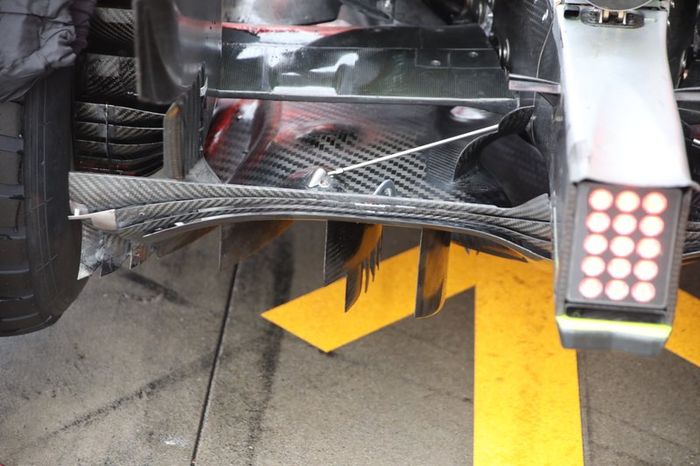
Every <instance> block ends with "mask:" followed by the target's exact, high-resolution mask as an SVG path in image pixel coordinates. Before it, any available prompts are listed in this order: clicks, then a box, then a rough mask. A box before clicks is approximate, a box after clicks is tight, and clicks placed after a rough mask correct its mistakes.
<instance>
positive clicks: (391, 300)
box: [262, 249, 418, 352]
mask: <svg viewBox="0 0 700 466" xmlns="http://www.w3.org/2000/svg"><path fill="white" fill-rule="evenodd" d="M417 264H418V250H417V249H411V250H408V251H406V252H404V253H401V254H399V255H397V256H394V257H391V258H389V259H387V260H384V261H382V263H381V265H380V270H379V273H378V274H377V277H376V280H375V281H374V283H371V284H370V287H369V291H368V292H367V293H366V294H363V295H362V296H360V299H359V300H358V302H357V303H356V304H355V305H354V306H353V308H352V309H351V310H350V312H343V307H344V300H345V279H342V280H338V281H336V282H334V283H331V284H330V285H328V286H326V287H324V288H319V289H317V290H315V291H312V292H311V293H308V294H306V295H304V296H301V297H299V298H297V299H294V300H292V301H290V302H288V303H285V304H282V305H280V306H277V307H276V308H273V309H270V310H269V311H267V312H265V313H263V314H262V316H263V317H264V318H265V319H267V320H269V321H270V322H272V323H274V324H277V325H279V326H280V327H282V328H283V329H285V330H287V331H288V332H290V333H292V334H294V335H296V336H297V337H299V338H301V339H302V340H304V341H306V342H308V343H309V344H311V345H313V346H315V347H317V348H319V349H321V350H322V351H326V352H329V351H333V350H335V349H337V348H339V347H341V346H343V345H346V344H348V343H350V342H352V341H355V340H357V339H359V338H362V337H364V336H366V335H368V334H370V333H372V332H375V331H377V330H379V329H381V328H384V327H386V326H387V325H391V324H393V323H394V322H396V321H398V320H401V319H403V318H405V317H407V316H408V315H409V314H411V313H412V312H413V306H414V303H415V299H416V298H415V295H414V293H413V292H412V291H411V289H410V288H408V289H407V288H406V287H403V286H396V284H397V283H415V282H416V280H417V277H418V271H417Z"/></svg>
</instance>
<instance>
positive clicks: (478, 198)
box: [207, 102, 507, 205]
mask: <svg viewBox="0 0 700 466" xmlns="http://www.w3.org/2000/svg"><path fill="white" fill-rule="evenodd" d="M265 105H267V106H268V107H267V109H266V112H267V114H269V116H268V117H266V121H267V123H265V124H264V128H263V130H262V131H267V132H269V133H272V135H267V136H263V137H262V138H261V139H263V140H267V142H266V143H265V147H264V148H263V149H264V150H260V151H258V150H257V149H256V148H254V147H251V146H247V144H248V142H247V141H252V140H253V139H255V138H252V137H251V136H248V135H247V133H246V132H247V131H249V129H250V127H251V126H252V124H251V123H245V121H244V126H243V127H236V123H235V122H234V123H233V124H232V125H231V127H230V130H229V131H228V132H227V133H226V135H225V137H226V140H225V143H222V144H219V145H218V146H217V148H216V150H214V151H210V152H209V153H208V154H207V160H209V161H210V163H211V165H212V168H213V169H214V171H215V172H216V173H217V175H218V176H219V178H220V179H222V180H225V181H228V182H231V183H234V184H244V185H255V186H270V187H285V186H289V183H290V181H289V180H290V177H291V176H292V175H293V174H295V173H300V172H305V171H308V170H312V169H314V168H318V167H321V168H325V169H328V170H330V169H333V168H338V167H344V166H348V165H352V164H356V163H359V162H364V161H368V160H372V159H376V158H378V157H381V156H384V155H388V154H392V153H396V152H399V151H403V150H406V149H409V148H413V147H416V146H418V145H421V144H424V143H426V142H432V141H434V140H435V139H436V137H437V138H439V137H443V135H440V136H435V134H434V133H433V127H434V121H435V112H436V111H437V109H436V108H435V107H428V106H403V105H356V104H331V103H308V102H307V103H298V102H284V103H281V102H274V103H266V104H265ZM484 125H485V123H484V121H481V120H474V121H470V122H467V123H464V124H462V125H454V124H453V125H451V129H450V131H451V132H450V133H449V134H446V135H444V137H449V136H453V135H456V134H460V133H466V132H469V131H472V130H475V129H478V128H481V127H483V126H484ZM270 128H271V129H270ZM259 139H260V138H259ZM468 142H469V140H465V141H463V142H462V143H461V144H452V145H450V146H445V147H444V148H442V151H443V152H444V151H450V152H449V154H446V153H445V154H443V155H449V156H450V157H452V158H457V157H459V153H460V152H461V151H462V150H463V149H464V147H465V146H466V145H467V144H468ZM244 153H246V154H247V155H248V156H247V158H243V160H242V157H241V154H244ZM251 154H255V156H253V155H251ZM428 155H429V154H428V153H421V154H413V155H408V156H405V157H400V158H396V159H393V160H388V161H385V162H382V163H378V164H375V165H371V166H367V167H364V168H362V169H359V170H356V171H350V172H346V173H343V174H341V175H338V176H337V177H336V180H337V182H338V184H339V186H340V188H341V190H342V191H343V192H346V193H356V194H367V193H372V192H374V190H375V189H376V188H377V187H378V186H379V185H380V184H381V183H382V182H383V181H384V180H386V179H390V180H392V181H393V182H394V184H395V186H396V190H397V196H398V197H406V198H414V199H435V200H445V201H452V202H474V203H482V204H497V205H504V204H505V205H507V200H506V199H504V196H503V195H502V193H501V192H500V190H499V189H498V187H497V184H496V183H493V182H489V181H491V180H488V179H486V178H484V177H483V176H482V177H472V178H465V179H461V180H457V181H456V182H453V183H441V184H440V185H437V184H434V183H431V182H430V180H429V179H428V177H427V176H426V157H427V156H428ZM431 155H432V153H431ZM437 155H440V154H439V153H438V154H437ZM240 160H242V161H241V162H238V163H233V162H232V161H240Z"/></svg>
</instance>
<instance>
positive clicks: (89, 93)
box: [81, 53, 137, 101]
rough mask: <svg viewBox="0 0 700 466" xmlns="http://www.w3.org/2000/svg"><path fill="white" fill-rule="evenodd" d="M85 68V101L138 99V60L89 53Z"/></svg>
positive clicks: (82, 87)
mask: <svg viewBox="0 0 700 466" xmlns="http://www.w3.org/2000/svg"><path fill="white" fill-rule="evenodd" d="M83 66H84V68H83V72H82V82H81V95H82V97H83V99H86V100H100V101H102V100H104V99H109V98H112V99H122V100H133V99H135V98H136V95H137V94H136V60H135V59H134V58H133V57H118V56H114V55H102V54H96V53H88V54H87V55H86V56H85V61H84V65H83Z"/></svg>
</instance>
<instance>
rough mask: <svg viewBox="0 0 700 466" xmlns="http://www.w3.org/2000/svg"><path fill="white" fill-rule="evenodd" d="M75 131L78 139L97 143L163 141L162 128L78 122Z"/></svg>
mask: <svg viewBox="0 0 700 466" xmlns="http://www.w3.org/2000/svg"><path fill="white" fill-rule="evenodd" d="M75 131H76V135H77V138H78V139H83V140H89V141H96V142H115V143H132V144H140V143H150V142H162V141H163V129H162V128H142V127H138V126H122V125H114V124H105V123H91V122H83V121H76V123H75Z"/></svg>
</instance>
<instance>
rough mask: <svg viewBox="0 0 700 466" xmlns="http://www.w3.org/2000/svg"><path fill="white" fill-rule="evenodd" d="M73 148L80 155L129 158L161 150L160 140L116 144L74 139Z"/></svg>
mask: <svg viewBox="0 0 700 466" xmlns="http://www.w3.org/2000/svg"><path fill="white" fill-rule="evenodd" d="M75 149H76V150H77V151H78V154H81V155H96V156H103V157H109V158H121V159H129V158H134V157H139V156H145V155H151V154H153V153H156V152H161V153H162V151H163V144H162V143H160V142H148V143H134V144H118V143H111V142H110V143H106V142H96V141H84V140H81V139H76V140H75Z"/></svg>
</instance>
